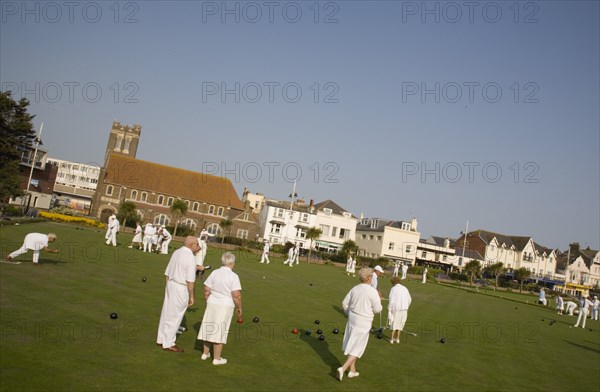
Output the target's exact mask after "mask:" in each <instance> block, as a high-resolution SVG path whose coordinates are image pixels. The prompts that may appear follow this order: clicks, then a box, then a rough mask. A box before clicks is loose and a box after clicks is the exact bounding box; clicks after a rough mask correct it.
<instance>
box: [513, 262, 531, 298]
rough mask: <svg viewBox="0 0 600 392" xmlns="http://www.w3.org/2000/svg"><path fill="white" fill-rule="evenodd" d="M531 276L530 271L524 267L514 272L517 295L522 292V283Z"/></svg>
mask: <svg viewBox="0 0 600 392" xmlns="http://www.w3.org/2000/svg"><path fill="white" fill-rule="evenodd" d="M530 276H531V271H529V270H528V269H527V268H525V267H521V268H519V269H518V270H515V279H516V280H518V281H519V283H520V285H519V293H520V292H521V291H522V290H523V282H524V281H525V280H527V279H528V278H529V277H530Z"/></svg>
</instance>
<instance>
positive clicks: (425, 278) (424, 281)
mask: <svg viewBox="0 0 600 392" xmlns="http://www.w3.org/2000/svg"><path fill="white" fill-rule="evenodd" d="M426 282H427V267H424V268H423V279H422V280H421V283H426Z"/></svg>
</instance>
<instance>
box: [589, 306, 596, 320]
mask: <svg viewBox="0 0 600 392" xmlns="http://www.w3.org/2000/svg"><path fill="white" fill-rule="evenodd" d="M590 318H591V319H592V320H596V321H598V308H592V315H591V316H590Z"/></svg>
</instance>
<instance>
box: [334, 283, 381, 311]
mask: <svg viewBox="0 0 600 392" xmlns="http://www.w3.org/2000/svg"><path fill="white" fill-rule="evenodd" d="M342 307H343V308H344V311H345V312H346V314H348V313H349V312H352V313H355V314H357V315H359V316H362V317H366V318H370V319H372V318H373V315H374V314H375V313H379V312H381V309H383V308H382V306H381V299H380V298H379V293H378V292H377V290H375V289H374V288H373V287H371V286H369V285H368V284H366V283H361V284H358V285H356V286H354V287H353V288H352V290H350V292H349V293H348V294H346V297H345V298H344V300H343V301H342Z"/></svg>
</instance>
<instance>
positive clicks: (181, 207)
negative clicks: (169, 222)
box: [171, 199, 188, 237]
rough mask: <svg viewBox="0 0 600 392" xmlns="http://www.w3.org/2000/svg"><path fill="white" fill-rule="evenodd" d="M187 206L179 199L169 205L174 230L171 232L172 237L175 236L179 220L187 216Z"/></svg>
mask: <svg viewBox="0 0 600 392" xmlns="http://www.w3.org/2000/svg"><path fill="white" fill-rule="evenodd" d="M187 210H188V206H187V204H186V203H185V201H183V200H181V199H177V200H175V201H174V202H173V204H172V205H171V213H172V214H173V218H174V219H175V229H174V230H173V237H175V236H176V235H177V226H178V225H179V220H180V219H181V218H183V217H184V216H185V214H187Z"/></svg>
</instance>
